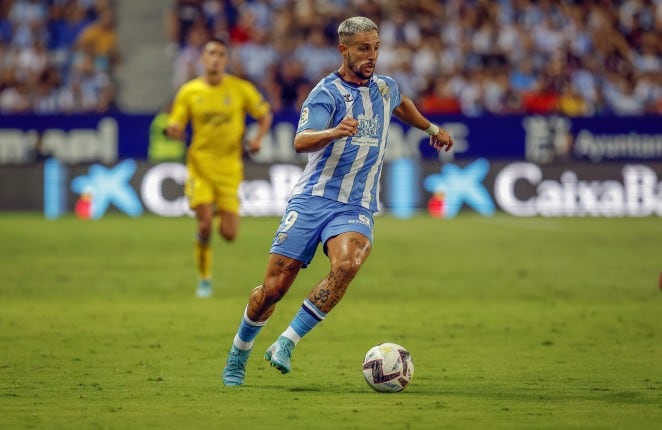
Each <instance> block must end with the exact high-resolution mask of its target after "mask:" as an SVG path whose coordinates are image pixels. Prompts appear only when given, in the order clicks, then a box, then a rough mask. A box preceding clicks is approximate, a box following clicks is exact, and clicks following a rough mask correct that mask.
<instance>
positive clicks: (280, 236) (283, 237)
mask: <svg viewBox="0 0 662 430" xmlns="http://www.w3.org/2000/svg"><path fill="white" fill-rule="evenodd" d="M286 240H287V233H284V232H279V233H278V234H277V235H276V237H275V238H274V245H282V244H283V242H285V241H286Z"/></svg>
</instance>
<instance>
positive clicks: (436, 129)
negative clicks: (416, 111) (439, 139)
mask: <svg viewBox="0 0 662 430" xmlns="http://www.w3.org/2000/svg"><path fill="white" fill-rule="evenodd" d="M425 132H426V133H427V134H428V135H430V136H435V135H436V134H437V133H439V126H437V125H436V124H433V123H430V127H428V128H427V130H425Z"/></svg>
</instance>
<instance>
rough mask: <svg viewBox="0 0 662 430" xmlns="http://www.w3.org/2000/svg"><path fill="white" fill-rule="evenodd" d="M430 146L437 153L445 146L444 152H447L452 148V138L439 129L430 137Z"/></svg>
mask: <svg viewBox="0 0 662 430" xmlns="http://www.w3.org/2000/svg"><path fill="white" fill-rule="evenodd" d="M430 146H431V147H433V148H434V149H436V150H437V151H441V150H442V149H444V146H445V147H446V152H448V151H450V150H451V147H452V146H453V136H451V135H450V133H448V132H447V131H446V130H443V129H441V128H440V129H439V131H438V132H437V134H435V135H434V136H430Z"/></svg>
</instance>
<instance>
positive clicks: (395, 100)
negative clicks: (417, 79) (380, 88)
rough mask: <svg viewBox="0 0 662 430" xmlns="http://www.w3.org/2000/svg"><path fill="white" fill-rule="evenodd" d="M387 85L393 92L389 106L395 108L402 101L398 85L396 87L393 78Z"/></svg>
mask: <svg viewBox="0 0 662 430" xmlns="http://www.w3.org/2000/svg"><path fill="white" fill-rule="evenodd" d="M388 85H389V87H390V88H391V93H392V94H393V96H392V97H393V102H392V103H391V106H393V109H395V108H396V107H398V106H400V103H401V102H402V97H401V96H400V87H398V83H397V82H396V81H395V80H394V79H391V80H390V82H389V84H388Z"/></svg>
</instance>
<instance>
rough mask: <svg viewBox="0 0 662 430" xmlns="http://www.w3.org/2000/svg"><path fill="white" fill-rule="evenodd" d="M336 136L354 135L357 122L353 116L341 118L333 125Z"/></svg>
mask: <svg viewBox="0 0 662 430" xmlns="http://www.w3.org/2000/svg"><path fill="white" fill-rule="evenodd" d="M335 130H336V133H337V134H338V137H349V136H354V135H355V134H356V132H357V131H358V130H359V122H358V121H357V120H355V119H354V118H343V120H342V121H340V124H338V125H337V126H335Z"/></svg>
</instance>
